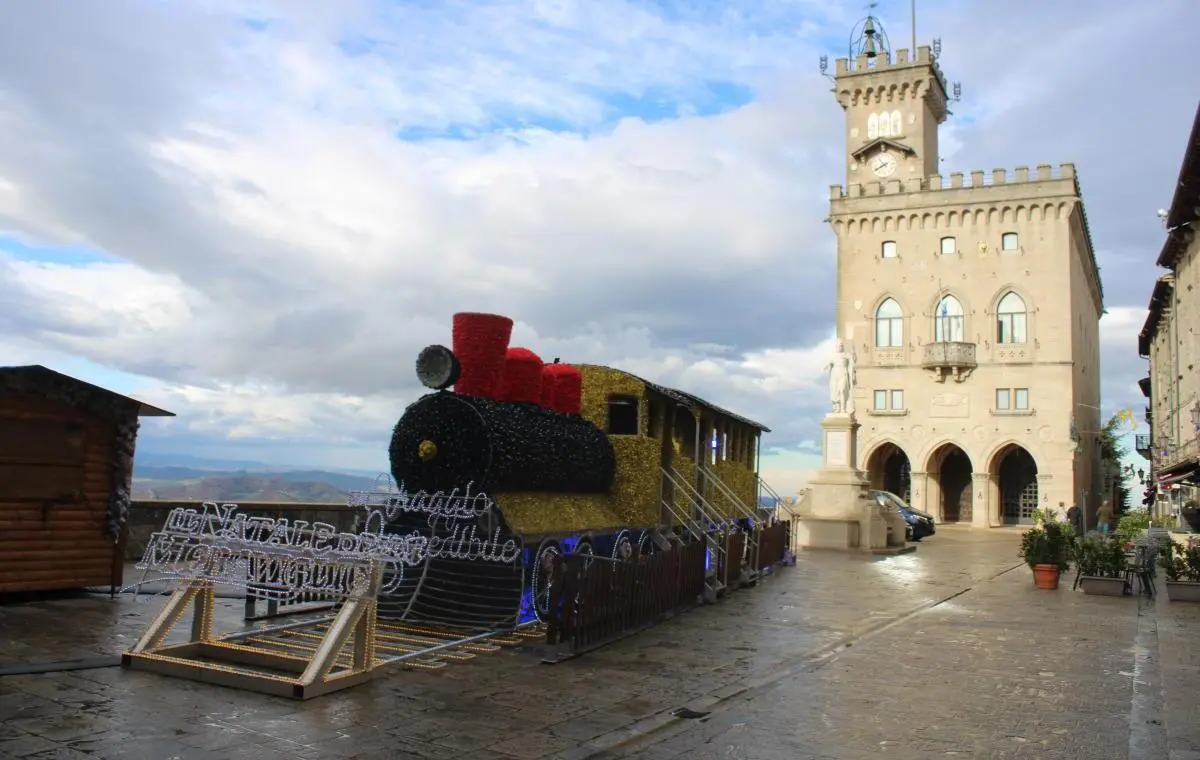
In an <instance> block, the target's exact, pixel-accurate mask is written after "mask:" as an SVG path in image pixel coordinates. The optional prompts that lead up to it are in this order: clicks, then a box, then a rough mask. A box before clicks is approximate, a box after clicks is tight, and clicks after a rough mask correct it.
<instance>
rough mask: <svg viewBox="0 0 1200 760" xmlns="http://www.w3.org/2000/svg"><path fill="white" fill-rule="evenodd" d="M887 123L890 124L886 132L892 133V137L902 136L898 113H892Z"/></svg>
mask: <svg viewBox="0 0 1200 760" xmlns="http://www.w3.org/2000/svg"><path fill="white" fill-rule="evenodd" d="M888 121H890V122H891V126H890V128H889V130H888V131H889V132H891V133H892V137H899V136H900V135H901V134H902V133H901V131H900V112H899V111H892V115H891V118H889V119H888Z"/></svg>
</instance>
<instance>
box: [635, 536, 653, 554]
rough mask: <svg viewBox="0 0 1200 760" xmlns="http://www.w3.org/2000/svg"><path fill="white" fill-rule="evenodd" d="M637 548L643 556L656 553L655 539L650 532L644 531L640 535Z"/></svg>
mask: <svg viewBox="0 0 1200 760" xmlns="http://www.w3.org/2000/svg"><path fill="white" fill-rule="evenodd" d="M637 548H638V553H639V554H641V555H642V556H646V555H647V554H653V553H654V537H653V536H651V535H650V531H648V530H643V531H642V532H641V533H639V534H638V540H637Z"/></svg>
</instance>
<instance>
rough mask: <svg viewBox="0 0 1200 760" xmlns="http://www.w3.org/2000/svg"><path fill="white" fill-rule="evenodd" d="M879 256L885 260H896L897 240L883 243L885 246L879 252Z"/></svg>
mask: <svg viewBox="0 0 1200 760" xmlns="http://www.w3.org/2000/svg"><path fill="white" fill-rule="evenodd" d="M879 255H880V256H881V257H883V258H885V259H894V258H896V256H897V253H896V241H895V240H885V241H883V246H882V247H881V248H880V250H879Z"/></svg>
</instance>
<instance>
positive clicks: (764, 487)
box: [758, 475, 796, 520]
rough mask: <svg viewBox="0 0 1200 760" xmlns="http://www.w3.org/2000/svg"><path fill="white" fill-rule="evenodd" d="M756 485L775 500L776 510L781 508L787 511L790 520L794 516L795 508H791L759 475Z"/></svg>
mask: <svg viewBox="0 0 1200 760" xmlns="http://www.w3.org/2000/svg"><path fill="white" fill-rule="evenodd" d="M758 487H759V488H760V489H761V490H762V491H765V492H766V494H767V496H769V497H771V498H772V499H774V500H775V508H776V510H779V509H782V510H783V511H784V512H787V515H788V518H790V519H792V520H794V519H795V518H796V510H794V509H792V506H791V505H790V504H788V503H787V502H786V501H784V500H783V497H782V496H780V495H779V493H778V492H777V491H776V490H775V489H774V488H771V486H770V485H768V484H767V481H765V480H763V479H762V476H761V475H760V476H759V477H758Z"/></svg>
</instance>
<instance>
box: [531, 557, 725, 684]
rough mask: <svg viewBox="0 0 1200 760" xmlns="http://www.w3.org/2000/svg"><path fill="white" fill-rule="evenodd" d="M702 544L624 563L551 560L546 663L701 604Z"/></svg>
mask: <svg viewBox="0 0 1200 760" xmlns="http://www.w3.org/2000/svg"><path fill="white" fill-rule="evenodd" d="M705 556H706V549H705V545H704V543H702V542H694V543H690V544H687V545H686V546H677V547H675V548H673V549H671V550H670V551H662V552H653V553H651V554H639V553H637V552H636V551H635V553H634V555H633V556H632V557H631V558H630V559H628V560H610V559H607V558H602V557H594V558H593V557H584V556H581V555H572V556H570V557H567V558H566V559H563V558H562V557H555V559H554V562H553V568H552V570H551V573H552V575H551V578H552V581H551V582H552V585H551V610H552V613H551V614H550V615H549V616H548V618H549V619H548V620H547V621H546V623H547V625H546V644H547V649H548V652H547V657H546V659H547V661H550V662H558V661H560V660H563V659H566V658H568V657H572V656H575V655H578V654H582V653H584V652H586V651H589V650H591V649H595V648H597V647H600V646H603V645H605V644H608V643H610V642H612V641H615V640H617V639H620V638H624V637H625V636H628V635H631V634H633V633H636V632H638V631H640V630H642V629H644V628H648V627H649V626H652V625H654V624H655V623H657V622H658V621H659V620H661V619H662V618H663V617H664V616H666V615H667V614H668V613H671V612H673V611H675V610H679V609H682V608H684V607H691V606H693V605H695V604H697V603H699V601H700V599H701V596H702V595H703V593H704V572H705Z"/></svg>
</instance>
